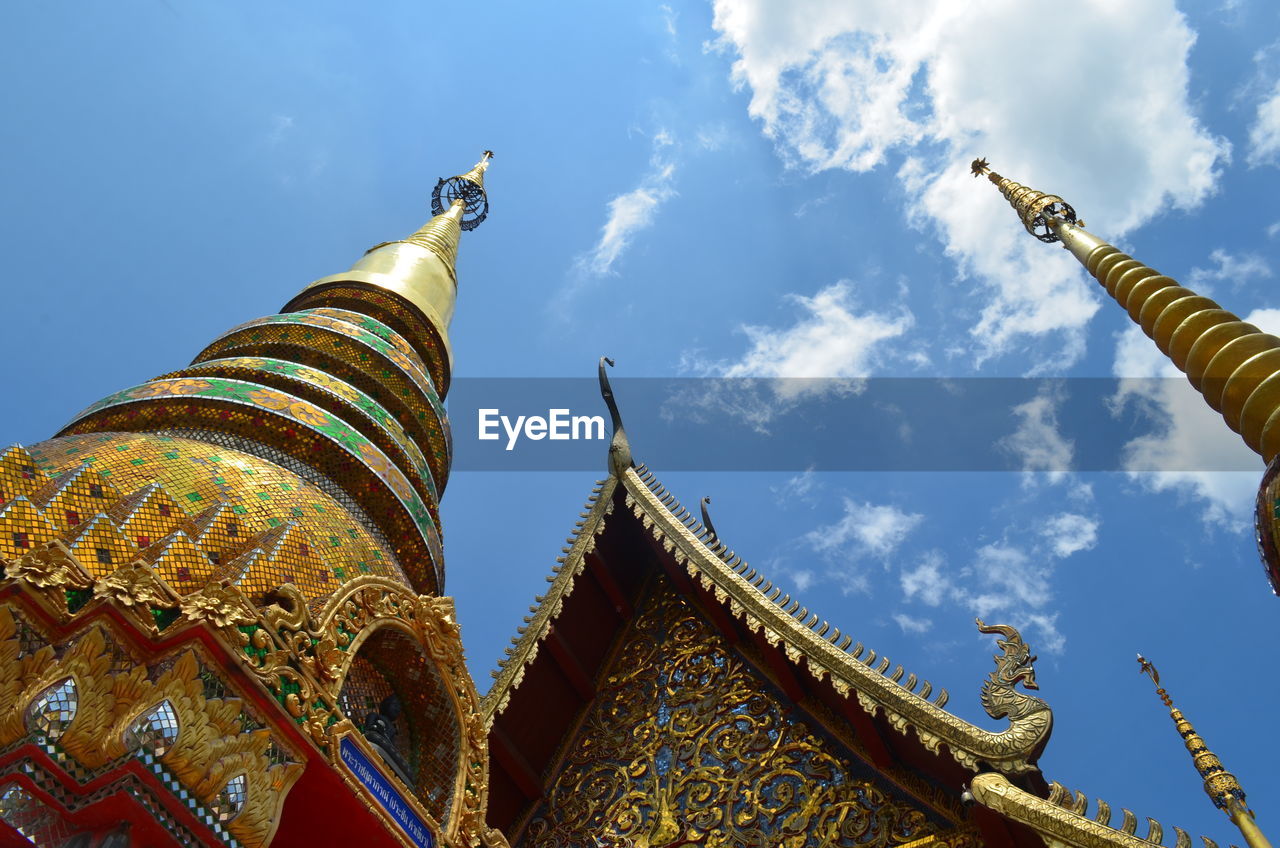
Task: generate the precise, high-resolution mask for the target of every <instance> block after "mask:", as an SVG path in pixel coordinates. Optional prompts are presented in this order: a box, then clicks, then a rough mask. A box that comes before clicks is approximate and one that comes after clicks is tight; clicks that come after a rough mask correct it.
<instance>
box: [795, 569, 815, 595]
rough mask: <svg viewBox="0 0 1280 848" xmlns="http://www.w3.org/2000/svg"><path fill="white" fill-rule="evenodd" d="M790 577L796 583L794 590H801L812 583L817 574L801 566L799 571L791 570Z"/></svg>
mask: <svg viewBox="0 0 1280 848" xmlns="http://www.w3.org/2000/svg"><path fill="white" fill-rule="evenodd" d="M791 579H792V580H793V581H794V582H795V584H796V591H797V592H803V591H805V590H807V589H808V588H809V587H810V586H812V585H813V581H814V580H816V579H817V575H815V574H814V573H813V572H812V571H810V570H809V569H807V568H802V569H800V570H799V571H795V572H792V574H791Z"/></svg>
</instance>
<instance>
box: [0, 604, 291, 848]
mask: <svg viewBox="0 0 1280 848" xmlns="http://www.w3.org/2000/svg"><path fill="white" fill-rule="evenodd" d="M114 600H117V601H118V600H119V599H118V598H115V599H114ZM114 641H115V637H113V636H112V635H110V634H108V633H107V632H106V631H105V630H104V629H103V628H102V627H101V626H94V627H92V628H90V629H89V630H88V631H86V632H85V633H84V634H83V635H82V636H80V637H79V638H78V639H77V640H76V641H75V642H74V643H73V644H72V645H70V646H69V647H68V648H67V649H66V650H65V651H63V653H62V655H61V656H60V657H59V656H56V655H55V652H54V650H53V648H52V647H51V646H45V647H43V648H41V649H40V650H38V651H36V652H35V653H33V654H29V655H27V656H23V657H21V658H19V656H18V655H19V653H20V651H21V646H20V645H19V639H18V638H17V625H16V622H15V620H14V616H13V612H12V610H11V609H10V608H9V606H8V605H4V606H0V710H3V715H4V719H2V720H0V745H8V744H12V743H13V742H16V741H18V740H19V739H21V738H22V737H23V736H24V735H25V733H26V728H25V727H24V725H23V721H22V719H23V716H24V715H25V714H26V712H27V710H28V705H29V704H30V703H31V702H32V700H34V699H35V698H36V697H37V696H38V695H39V694H40V693H41V692H42V691H44V690H45V689H47V688H48V687H49V686H50V685H52V684H54V683H56V682H57V681H59V680H65V679H67V678H70V679H71V680H73V681H74V683H75V692H76V709H75V713H74V716H73V717H72V718H71V719H70V721H69V722H68V724H67V727H66V729H65V731H63V732H62V733H61V735H60V736H59V737H58V745H59V747H61V749H62V750H63V751H64V752H65V753H66V754H68V755H69V756H71V757H72V758H74V759H75V760H76V761H77V762H79V763H80V764H81V765H82V766H84V767H87V768H90V769H96V768H101V767H104V766H107V765H108V764H110V763H111V762H113V761H115V760H118V759H119V758H121V757H124V756H126V755H127V754H128V753H129V747H128V745H129V743H128V742H127V741H126V730H127V729H128V728H129V727H130V725H132V724H133V723H134V722H135V721H136V720H137V719H138V718H139V717H140V716H142V715H144V714H145V713H147V712H148V711H149V710H151V709H152V708H154V707H155V706H156V705H157V704H160V703H161V702H164V701H168V702H169V705H170V707H171V709H172V711H173V714H174V716H175V717H176V720H177V723H178V732H177V736H176V738H175V739H174V740H173V741H172V744H170V745H169V746H168V748H167V749H166V750H165V751H164V753H163V754H161V755H160V757H159V759H160V761H161V762H162V763H163V764H164V765H165V766H166V767H167V768H168V769H169V770H170V771H171V772H172V773H173V775H174V776H175V777H177V778H178V780H179V781H181V782H182V784H183V785H184V786H186V787H187V788H188V789H189V790H191V792H192V794H193V795H194V796H195V797H196V798H197V799H199V800H200V802H201V803H203V804H205V805H210V804H212V803H213V802H214V801H215V799H216V798H217V796H218V794H219V792H221V791H222V789H223V788H224V787H225V786H226V784H227V782H228V781H229V780H230V779H232V778H234V777H236V776H237V775H243V776H244V787H245V799H244V804H243V806H242V807H241V809H240V811H239V814H238V815H236V816H235V818H233V819H231V820H230V821H229V822H227V824H226V827H227V829H228V830H229V831H230V832H231V833H232V834H233V835H234V836H235V837H236V838H237V839H239V840H240V841H241V842H243V843H244V844H245V845H249V846H259V845H264V844H266V842H267V841H268V840H269V839H270V836H271V833H272V832H273V831H274V828H275V822H276V821H278V819H279V811H280V808H281V806H282V804H283V802H284V798H285V796H286V795H287V793H288V791H289V789H290V787H291V786H292V785H293V783H294V781H295V780H297V778H298V777H299V776H300V775H301V773H302V765H301V764H299V763H284V764H278V765H272V764H271V763H270V762H269V761H268V759H267V756H266V750H267V747H268V745H269V744H270V741H271V740H270V733H269V731H267V730H257V731H253V732H250V733H244V732H241V724H240V715H241V703H240V701H239V700H236V699H215V698H206V697H205V695H204V684H203V681H202V680H201V678H200V665H199V663H198V662H197V660H196V656H195V654H194V653H193V652H192V651H186V652H185V653H183V654H181V655H180V656H179V657H178V658H177V659H176V661H175V662H174V663H173V664H172V666H171V667H170V668H169V669H168V670H166V671H164V672H162V673H161V674H160V675H158V676H157V677H156V679H155V680H154V681H152V680H149V679H148V675H147V667H146V666H145V665H135V666H132V667H130V668H128V669H124V670H117V669H115V668H114V660H115V654H114V653H113V651H112V650H111V645H112V643H113V642H114Z"/></svg>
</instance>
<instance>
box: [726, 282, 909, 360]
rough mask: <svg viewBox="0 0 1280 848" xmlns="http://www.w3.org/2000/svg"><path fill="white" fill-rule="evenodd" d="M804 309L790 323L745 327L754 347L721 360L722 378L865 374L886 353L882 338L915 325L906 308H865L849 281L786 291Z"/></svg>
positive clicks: (892, 337) (744, 331) (884, 338)
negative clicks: (808, 291)
mask: <svg viewBox="0 0 1280 848" xmlns="http://www.w3.org/2000/svg"><path fill="white" fill-rule="evenodd" d="M787 299H788V300H790V301H791V302H792V303H795V304H797V305H799V306H800V308H801V315H800V318H799V319H798V320H797V321H796V322H795V323H794V324H792V325H791V326H789V327H783V328H780V329H775V328H772V327H759V326H744V327H742V332H743V333H745V334H746V336H747V339H748V340H749V341H750V343H751V347H750V349H749V350H748V351H747V352H746V353H745V354H744V355H743V356H742V358H741V359H739V360H737V361H736V362H728V363H721V367H720V368H719V369H718V370H719V372H720V374H721V376H724V377H782V378H797V377H798V378H821V377H835V378H848V377H864V376H866V375H867V374H869V373H870V372H871V371H872V370H874V368H875V366H876V365H878V364H879V363H880V361H881V357H882V355H883V350H882V343H883V342H885V341H888V340H889V339H894V338H897V337H898V336H901V335H902V334H903V333H905V332H906V331H907V329H908V328H909V327H910V326H911V324H912V320H913V319H912V316H911V314H910V313H908V312H905V311H903V312H900V313H899V314H897V315H888V314H885V313H880V312H866V311H861V310H859V308H858V305H857V303H856V302H855V301H854V299H853V286H852V285H850V283H849V282H848V281H847V280H842V281H840V282H838V283H835V284H833V285H830V286H827V287H826V288H824V289H821V290H819V291H818V292H817V293H816V294H815V295H813V296H812V297H805V296H804V295H800V294H791V295H787Z"/></svg>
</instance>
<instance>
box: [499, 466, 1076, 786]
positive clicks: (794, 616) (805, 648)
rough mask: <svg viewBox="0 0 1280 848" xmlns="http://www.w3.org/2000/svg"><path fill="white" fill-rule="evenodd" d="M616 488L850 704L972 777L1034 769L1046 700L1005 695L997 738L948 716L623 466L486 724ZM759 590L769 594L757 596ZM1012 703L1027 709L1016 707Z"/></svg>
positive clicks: (532, 654) (503, 671) (706, 581)
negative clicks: (944, 751)
mask: <svg viewBox="0 0 1280 848" xmlns="http://www.w3.org/2000/svg"><path fill="white" fill-rule="evenodd" d="M619 482H621V483H622V486H623V489H624V491H625V503H626V505H627V506H628V507H629V508H631V510H632V511H633V512H634V513H635V515H636V517H637V518H639V519H640V521H641V522H642V523H643V525H644V527H645V529H646V530H648V531H650V532H651V533H652V534H653V536H654V538H655V539H657V540H658V542H659V543H661V544H662V545H663V547H664V548H666V550H667V551H668V552H669V553H672V554H673V555H674V556H675V559H676V561H677V562H678V563H679V564H680V565H682V566H684V567H685V568H686V569H687V570H688V571H689V574H690V575H691V576H693V577H694V578H695V579H697V580H699V581H700V582H701V583H702V585H703V586H704V587H705V588H707V589H708V590H709V591H711V592H712V593H713V594H714V595H715V597H716V599H717V600H718V601H720V602H721V603H723V604H725V605H726V606H727V607H728V608H729V610H730V611H731V612H732V613H733V614H734V615H735V616H737V617H739V618H741V619H743V620H744V621H745V622H746V624H747V626H748V628H750V629H751V630H752V631H759V630H761V629H762V628H763V630H764V637H765V639H766V640H767V641H768V642H769V643H770V644H771V645H775V646H778V647H781V648H782V650H783V651H784V652H785V653H786V654H787V657H788V658H789V659H790V660H791V661H792V662H794V663H796V664H797V665H805V666H807V667H808V669H809V671H810V672H811V673H812V674H813V675H814V677H816V678H818V679H822V678H823V677H828V676H829V677H830V679H831V683H832V685H833V686H834V687H835V689H836V691H837V692H839V693H840V694H841V695H843V696H848V695H849V694H851V693H856V696H857V698H858V701H859V703H860V704H861V705H862V706H863V708H864V709H866V710H867V711H868V712H870V713H872V714H873V715H874V714H875V713H876V712H877V711H883V712H884V714H885V717H886V718H887V719H888V721H889V723H890V724H891V725H892V726H893V727H894V728H895V729H897V730H898V731H899V732H901V733H904V734H905V733H906V732H907V730H908V728H912V729H914V731H915V733H916V735H917V736H918V737H919V738H920V740H921V742H923V743H924V745H925V747H926V748H928V749H929V750H930V751H933V752H935V753H937V752H939V751H940V750H941V745H942V744H943V743H946V745H947V748H948V750H949V751H950V752H951V755H952V757H954V758H955V760H956V761H957V762H959V763H960V764H961V765H964V766H965V767H967V768H969V769H971V770H973V771H979V770H980V767H981V763H984V762H985V763H988V764H990V765H991V766H992V767H994V768H997V769H1000V770H1001V771H1005V772H1009V773H1013V774H1019V773H1023V772H1028V771H1032V770H1034V769H1035V768H1036V766H1035V764H1034V758H1035V756H1036V755H1037V754H1038V752H1039V750H1040V749H1041V748H1042V747H1043V744H1044V742H1045V741H1046V739H1047V738H1048V735H1049V731H1050V729H1051V727H1052V723H1053V717H1052V712H1051V711H1050V710H1049V708H1048V706H1047V705H1045V704H1044V702H1043V701H1039V700H1038V699H1034V698H1030V697H1029V696H1026V695H1023V694H1022V693H1020V692H1019V693H1015V692H1014V691H1013V690H1012V688H1008V690H1007V694H1006V705H1011V709H1009V710H1008V711H1007V712H1008V713H1009V714H1010V726H1009V727H1008V728H1007V729H1006V730H1003V731H1001V732H998V733H993V732H991V731H988V730H983V729H982V728H979V727H976V726H974V725H972V724H970V723H968V722H966V721H964V720H962V719H960V718H958V717H956V716H954V715H952V714H951V713H948V712H947V711H946V710H944V709H943V707H944V706H945V704H946V702H947V699H948V695H947V692H946V690H945V689H943V690H941V691H940V692H939V694H938V695H937V696H935V699H934V700H933V701H929V700H927V698H928V696H929V694H930V693H931V691H932V687H931V685H930V684H929V683H928V682H927V681H925V682H923V685H921V686H920V687H919V689H918V690H917V688H916V687H917V684H918V679H917V677H916V675H915V674H911V675H908V676H907V677H906V679H905V680H903V677H904V673H905V672H904V670H903V668H902V667H901V666H897V667H895V668H894V669H893V670H892V672H890V670H889V669H890V665H891V664H890V662H889V660H888V659H887V658H885V657H880V658H879V659H878V661H877V654H876V652H875V651H870V652H867V653H866V654H865V655H864V653H863V652H864V648H863V646H862V644H861V643H859V644H858V645H857V646H855V647H854V648H853V650H852V653H850V652H849V650H848V646H849V643H850V642H852V638H851V637H848V636H845V637H842V636H841V634H840V631H839V629H833V628H832V627H831V625H830V624H829V623H828V622H825V621H822V622H819V618H818V616H817V615H812V614H810V612H809V611H808V610H807V609H803V610H802V609H800V608H799V607H800V605H799V603H797V602H791V601H790V598H789V596H788V597H786V598H784V599H783V603H784V604H785V603H790V606H789V607H788V606H780V605H779V603H778V602H777V599H778V597H779V596H780V595H781V590H778V589H772V591H771V588H772V587H771V584H766V583H765V580H764V577H763V576H762V575H758V574H757V573H756V572H755V571H754V570H752V569H749V568H748V567H747V564H746V563H745V562H743V561H742V560H741V558H739V557H737V556H734V555H733V554H732V552H731V551H727V549H726V547H725V546H724V544H723V543H722V542H720V541H719V540H718V539H715V538H713V537H712V536H711V535H710V533H709V531H707V530H706V529H705V528H704V527H703V526H702V525H701V524H700V523H699V522H698V521H697V519H695V518H693V517H692V516H691V515H689V513H688V511H687V510H685V509H684V508H683V507H681V506H680V504H679V503H678V502H676V500H675V498H673V497H671V496H670V495H665V494H664V493H665V490H664V489H663V488H662V486H661V484H660V483H658V482H657V480H656V479H655V478H654V476H653V474H652V472H650V471H649V470H648V469H647V468H645V467H644V466H643V465H641V466H639V467H637V468H626V469H624V470H623V472H622V475H621V476H620V477H618V476H612V475H611V476H610V477H609V478H608V479H606V480H604V481H602V482H600V483H598V484H597V485H596V488H595V490H594V491H593V493H592V496H591V499H590V500H588V502H587V505H586V511H584V512H583V513H582V515H581V519H582V520H580V521H579V522H578V525H577V527H576V528H575V532H574V534H573V535H572V536H570V537H569V539H568V541H567V547H565V548H564V556H562V557H559V563H558V565H557V566H556V568H555V569H553V572H552V574H551V575H549V576H548V577H547V581H548V582H549V583H550V584H551V587H550V589H549V590H548V591H547V592H546V594H544V595H539V596H538V597H537V598H535V603H534V604H533V605H532V606H530V607H529V612H530V613H531V615H530V616H528V617H527V618H526V620H525V625H524V626H523V627H521V628H519V631H518V633H517V635H516V636H515V637H514V638H513V639H512V640H511V642H512V644H511V646H510V647H509V648H507V650H506V657H505V658H504V659H503V660H501V661H500V662H499V665H498V668H497V669H496V670H495V671H493V672H491V675H492V676H493V678H494V683H493V685H492V686H491V687H490V689H489V692H488V693H487V694H486V695H485V696H484V698H483V699H481V709H482V710H483V712H484V715H485V718H486V721H487V722H488V723H490V724H492V722H493V720H494V718H496V717H497V716H498V715H499V714H501V713H502V711H503V710H504V709H505V708H506V706H507V704H508V703H509V701H510V698H511V693H512V692H513V691H514V690H515V689H516V688H517V687H518V686H519V685H520V683H521V681H522V680H523V679H524V670H525V667H526V666H528V665H529V664H530V663H532V662H533V660H534V659H535V658H536V656H537V652H538V647H539V645H540V643H541V642H542V640H543V639H544V638H545V637H546V634H547V631H548V628H549V626H550V624H551V622H552V621H554V620H555V618H556V617H557V616H559V614H560V612H561V609H562V608H563V604H564V600H565V599H566V598H567V597H569V595H570V594H571V593H572V592H573V588H574V581H575V580H576V578H577V576H578V575H579V574H581V573H582V571H583V569H584V567H585V557H586V555H587V554H588V553H590V552H591V551H592V550H594V549H595V537H596V536H598V535H599V534H600V533H602V532H603V531H604V526H605V518H606V516H607V515H609V514H610V513H611V512H612V511H613V495H614V492H615V491H616V488H617V486H618V483H619ZM709 545H710V547H709ZM762 585H764V590H763V591H762V590H761V589H760V588H759V587H760V586H762ZM766 592H769V593H770V594H768V595H766V594H765V593H766ZM998 663H999V659H998ZM993 677H994V675H993ZM997 685H998V684H997ZM990 686H991V684H990V683H989V684H988V687H987V688H986V689H984V702H985V700H986V699H985V692H986V691H988V690H989V688H990ZM1015 702H1016V703H1017V706H1018V707H1020V709H1018V708H1013V707H1012V705H1013V704H1014V703H1015ZM1015 713H1017V715H1016V716H1015V715H1014V714H1015ZM1003 715H1004V714H1003V713H1001V716H1002V717H1003Z"/></svg>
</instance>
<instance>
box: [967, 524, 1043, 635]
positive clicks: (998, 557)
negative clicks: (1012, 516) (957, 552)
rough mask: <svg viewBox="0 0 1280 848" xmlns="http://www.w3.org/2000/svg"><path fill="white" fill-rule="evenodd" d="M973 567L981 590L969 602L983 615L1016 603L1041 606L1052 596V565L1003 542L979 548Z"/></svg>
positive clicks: (1010, 606)
mask: <svg viewBox="0 0 1280 848" xmlns="http://www.w3.org/2000/svg"><path fill="white" fill-rule="evenodd" d="M973 570H974V576H975V577H976V578H977V585H978V587H979V590H980V592H981V594H977V595H974V596H972V598H971V602H972V605H973V607H974V609H975V610H976V611H977V613H978V615H979V616H982V617H984V618H985V617H986V616H989V615H991V613H993V612H1000V611H1007V610H1009V609H1010V608H1012V607H1015V606H1027V607H1033V608H1035V607H1043V606H1044V605H1045V604H1047V603H1048V602H1049V600H1050V599H1051V598H1052V597H1053V593H1052V591H1051V590H1050V588H1049V576H1050V574H1051V573H1052V567H1051V566H1049V565H1048V564H1047V563H1045V562H1044V561H1043V560H1041V559H1040V558H1038V557H1037V558H1033V557H1030V556H1028V555H1027V553H1026V552H1025V551H1023V550H1022V549H1021V548H1017V547H1014V546H1012V545H1009V544H1007V543H1005V542H998V543H993V544H990V545H984V546H982V547H981V548H979V549H978V553H977V557H976V559H975V560H974V566H973Z"/></svg>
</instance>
